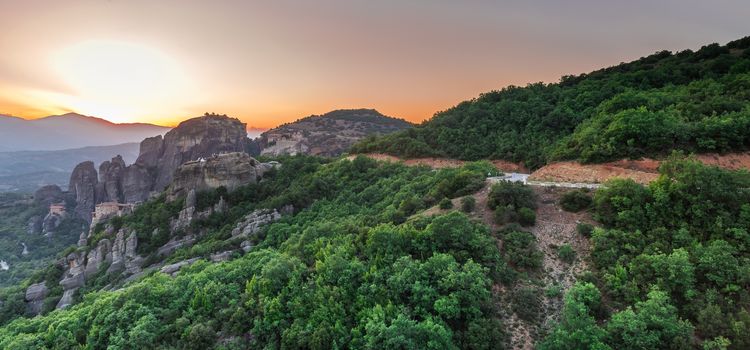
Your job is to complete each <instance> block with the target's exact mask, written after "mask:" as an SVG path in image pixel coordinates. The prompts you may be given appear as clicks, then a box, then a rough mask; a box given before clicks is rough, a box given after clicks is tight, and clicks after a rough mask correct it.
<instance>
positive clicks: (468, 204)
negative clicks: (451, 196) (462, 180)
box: [461, 196, 477, 213]
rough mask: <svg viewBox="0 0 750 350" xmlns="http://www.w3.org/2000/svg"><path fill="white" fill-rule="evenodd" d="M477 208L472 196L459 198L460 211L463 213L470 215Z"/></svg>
mask: <svg viewBox="0 0 750 350" xmlns="http://www.w3.org/2000/svg"><path fill="white" fill-rule="evenodd" d="M476 206H477V201H476V199H474V197H472V196H466V197H464V198H461V211H463V212H464V213H471V212H473V211H474V208H476Z"/></svg>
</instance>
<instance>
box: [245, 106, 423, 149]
mask: <svg viewBox="0 0 750 350" xmlns="http://www.w3.org/2000/svg"><path fill="white" fill-rule="evenodd" d="M411 126H412V124H411V123H409V122H407V121H405V120H403V119H397V118H392V117H388V116H385V115H383V114H381V113H380V112H378V111H376V110H374V109H342V110H335V111H332V112H328V113H326V114H323V115H312V116H309V117H306V118H302V119H299V120H297V121H295V122H293V123H288V124H283V125H281V126H279V127H276V128H273V129H271V130H268V131H266V132H264V133H263V134H261V136H260V138H259V139H257V140H256V144H257V145H258V148H259V149H260V151H259V152H260V154H262V155H270V156H277V155H281V154H300V153H304V154H311V155H320V156H337V155H340V154H341V153H344V152H346V151H348V150H349V148H350V147H351V146H352V145H353V144H354V143H356V142H357V141H360V140H362V139H364V138H365V137H367V136H373V135H384V134H389V133H392V132H395V131H399V130H403V129H407V128H410V127H411Z"/></svg>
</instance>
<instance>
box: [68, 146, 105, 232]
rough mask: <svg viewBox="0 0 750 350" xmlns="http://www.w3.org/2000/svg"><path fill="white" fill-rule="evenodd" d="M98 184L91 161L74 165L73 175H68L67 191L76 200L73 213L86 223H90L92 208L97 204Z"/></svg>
mask: <svg viewBox="0 0 750 350" xmlns="http://www.w3.org/2000/svg"><path fill="white" fill-rule="evenodd" d="M98 183H99V181H98V179H97V173H96V169H95V168H94V162H92V161H86V162H83V163H80V164H78V165H76V167H75V169H73V173H72V174H71V175H70V184H69V185H68V191H69V192H70V193H72V194H73V195H74V198H75V199H76V208H75V212H76V214H78V216H79V217H81V218H83V219H84V220H86V221H88V222H91V212H92V211H94V206H96V203H98V202H97V200H98V199H99V198H97V196H96V195H97V191H96V187H97V184H98Z"/></svg>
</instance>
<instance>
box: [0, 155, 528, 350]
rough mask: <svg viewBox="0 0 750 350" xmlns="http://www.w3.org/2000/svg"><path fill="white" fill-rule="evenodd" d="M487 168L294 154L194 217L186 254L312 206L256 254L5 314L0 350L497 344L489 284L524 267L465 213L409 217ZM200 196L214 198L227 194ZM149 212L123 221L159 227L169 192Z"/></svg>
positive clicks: (471, 184) (274, 231) (273, 228)
mask: <svg viewBox="0 0 750 350" xmlns="http://www.w3.org/2000/svg"><path fill="white" fill-rule="evenodd" d="M491 170H492V169H491V165H490V164H489V163H472V164H469V165H467V166H466V167H464V168H461V169H449V170H441V171H438V172H434V171H431V170H430V169H429V168H426V167H406V166H403V165H397V164H385V163H377V162H375V161H373V160H370V159H367V158H357V159H355V160H354V161H346V160H341V161H336V162H334V163H330V164H323V161H322V160H320V159H317V158H308V157H296V158H289V159H286V160H285V161H284V166H283V167H282V168H281V170H279V171H278V173H275V174H271V175H269V176H268V179H267V180H264V181H263V182H261V183H260V184H256V185H249V186H247V187H245V188H242V189H240V190H238V191H234V192H231V193H226V191H225V190H224V191H222V190H221V189H219V190H217V191H219V192H220V193H221V192H223V194H225V195H226V196H227V197H226V198H227V201H228V202H229V203H230V205H231V210H229V211H227V212H226V213H221V214H219V213H216V214H215V215H213V216H212V217H209V218H206V219H205V220H204V221H202V222H199V223H196V225H203V226H204V227H206V228H207V229H208V233H207V234H206V236H205V238H204V240H202V241H201V242H200V243H199V244H197V245H195V246H193V247H191V248H189V249H186V250H183V251H180V252H178V253H177V256H179V257H182V258H186V257H190V256H206V254H207V253H208V252H212V251H213V248H216V245H217V244H224V243H223V242H226V239H227V238H229V237H230V236H229V231H231V228H232V227H233V224H234V221H235V220H237V219H239V218H241V216H242V214H243V213H246V212H247V211H248V210H251V209H253V208H261V207H270V208H275V207H279V206H284V205H288V204H291V205H294V207H295V208H300V209H302V208H305V209H303V210H301V211H300V212H299V213H297V214H296V215H294V216H287V217H286V218H285V219H283V220H282V221H281V222H278V223H275V224H272V225H270V227H268V229H267V230H266V231H265V232H264V233H263V235H262V237H260V238H258V245H257V246H256V247H255V248H254V249H253V250H252V251H251V252H250V253H248V254H246V255H243V256H241V257H239V258H237V259H234V260H232V261H230V262H227V263H220V264H210V263H207V262H198V263H195V264H193V265H192V266H190V267H189V268H185V269H184V270H181V271H180V273H179V274H178V275H177V276H176V277H174V278H172V277H169V276H167V275H164V274H161V273H152V274H151V275H150V276H148V277H146V278H144V279H142V280H141V281H139V282H135V283H132V284H129V285H127V286H126V287H124V288H122V289H118V290H115V291H95V290H94V289H90V291H89V292H84V295H80V296H79V299H80V303H79V304H78V305H75V306H73V307H71V308H70V309H66V310H63V311H55V312H52V313H49V314H47V315H46V316H41V317H37V318H33V319H26V318H19V319H16V320H15V321H12V322H10V323H9V324H7V325H6V326H4V328H2V329H0V348H8V349H39V348H51V349H70V348H74V347H77V346H82V345H85V348H89V349H104V348H107V349H127V348H150V347H159V348H192V349H205V348H211V347H213V346H216V348H222V349H234V348H245V347H248V346H250V347H257V348H278V347H284V348H316V349H331V348H371V349H374V348H378V349H379V348H417V347H423V346H427V347H429V348H433V349H450V348H490V347H493V346H494V345H493V344H499V343H501V342H502V338H503V336H504V335H503V333H502V330H503V327H502V326H501V324H500V321H499V320H498V318H497V317H496V315H495V313H494V311H493V309H494V306H493V303H492V293H491V286H492V285H493V284H495V283H499V281H511V280H512V279H513V276H514V275H515V272H514V270H513V269H512V268H510V267H508V266H507V264H506V263H505V260H504V259H503V257H502V256H501V253H500V251H499V250H498V248H497V246H496V245H495V243H494V239H493V237H492V235H491V233H490V231H489V230H488V229H487V227H485V226H484V225H482V224H479V223H476V222H473V221H471V220H469V219H468V218H467V216H466V215H465V214H462V213H460V212H459V211H453V212H450V213H448V214H446V215H441V216H436V217H414V218H412V217H411V216H412V215H413V214H414V213H415V212H416V211H417V210H420V209H422V208H425V207H427V206H431V205H434V204H436V203H437V202H439V201H440V200H441V199H442V198H452V197H456V196H461V195H465V194H468V193H471V192H473V191H476V190H477V189H478V188H479V187H481V186H482V185H483V182H484V176H485V175H484V174H486V173H487V172H488V171H491ZM199 197H200V198H199V199H198V201H199V202H200V203H202V204H201V205H211V204H212V203H213V202H215V201H216V200H218V199H219V197H220V196H219V195H218V194H217V193H212V192H208V193H202V194H201V195H200V196H199ZM145 206H147V208H149V210H141V211H136V212H135V213H134V214H133V215H132V216H130V217H127V216H126V217H123V220H121V222H120V223H118V224H122V225H129V224H140V225H158V224H159V222H158V221H157V220H153V221H150V220H148V219H146V218H145V216H151V217H159V216H160V215H162V214H161V213H170V212H172V211H171V209H169V206H170V204H169V203H166V202H165V201H164V198H163V197H161V198H159V199H156V200H154V201H153V202H151V203H148V204H145ZM149 213H150V214H149ZM138 216H141V217H138ZM143 228H146V227H143ZM149 228H150V227H149ZM146 246H148V244H146ZM110 282H111V281H104V282H99V281H97V282H95V283H101V285H102V286H104V285H105V284H108V283H110ZM4 321H5V322H7V321H8V319H6V320H4ZM156 344H159V345H158V346H157V345H156Z"/></svg>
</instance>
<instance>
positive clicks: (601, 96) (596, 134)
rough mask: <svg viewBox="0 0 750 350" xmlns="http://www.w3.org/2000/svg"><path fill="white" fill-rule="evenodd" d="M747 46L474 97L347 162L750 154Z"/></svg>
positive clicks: (369, 143) (707, 49)
mask: <svg viewBox="0 0 750 350" xmlns="http://www.w3.org/2000/svg"><path fill="white" fill-rule="evenodd" d="M748 48H750V37H747V38H743V39H740V40H736V41H733V42H730V43H728V44H727V45H724V46H720V45H718V44H711V45H706V46H704V47H702V48H701V49H700V50H698V51H691V50H685V51H680V52H676V53H672V52H669V51H661V52H658V53H655V54H653V55H651V56H648V57H644V58H641V59H639V60H636V61H633V62H630V63H622V64H620V65H617V66H613V67H610V68H606V69H602V70H598V71H594V72H591V73H587V74H581V75H578V76H564V77H562V78H561V79H560V82H559V83H554V84H543V83H536V84H530V85H528V86H526V87H516V86H510V87H507V88H504V89H502V90H500V91H492V92H488V93H485V94H482V95H480V96H479V97H477V98H476V99H473V100H470V101H465V102H462V103H460V104H458V105H457V106H455V107H453V108H450V109H448V110H445V111H442V112H439V113H437V114H435V116H434V117H433V118H432V119H430V120H428V121H426V122H424V123H422V124H421V125H418V126H416V127H414V128H412V129H409V130H406V131H401V132H398V133H394V134H391V135H387V136H382V137H378V138H374V139H367V140H365V141H362V142H360V143H359V144H357V145H356V146H355V147H354V148H353V150H352V152H355V153H373V152H376V153H388V154H391V155H395V156H400V157H407V158H412V157H426V156H437V157H450V158H459V159H464V160H476V159H502V160H507V161H512V162H524V163H525V164H526V165H527V166H529V167H531V168H538V167H540V166H542V165H544V164H547V163H548V162H550V161H553V160H580V161H583V162H602V161H608V160H615V159H619V158H626V157H627V158H638V157H642V156H649V157H663V156H664V155H667V154H669V153H670V151H671V150H675V149H679V150H683V151H688V152H696V153H704V152H730V151H734V152H740V151H745V150H747V149H748V148H750V109H749V108H750V107H748V101H749V100H750V95H748V93H747V91H748V89H749V88H750V49H748Z"/></svg>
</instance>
